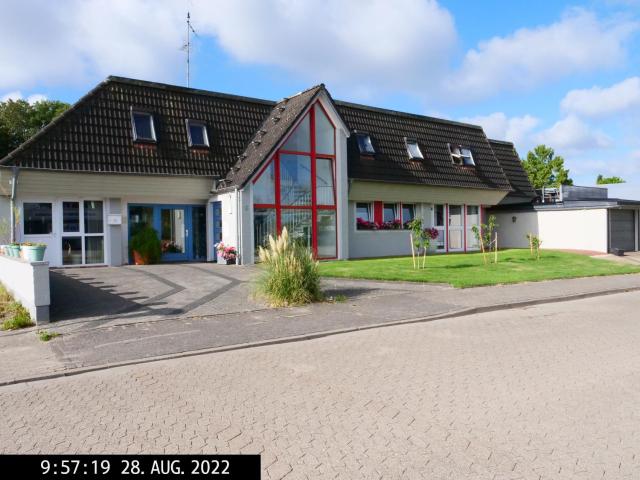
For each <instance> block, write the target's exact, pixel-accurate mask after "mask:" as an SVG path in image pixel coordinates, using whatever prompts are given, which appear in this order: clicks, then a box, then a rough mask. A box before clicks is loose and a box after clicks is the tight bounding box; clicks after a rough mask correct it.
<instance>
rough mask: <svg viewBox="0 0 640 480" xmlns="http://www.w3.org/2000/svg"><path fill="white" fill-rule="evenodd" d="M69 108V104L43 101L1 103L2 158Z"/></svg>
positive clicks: (0, 140)
mask: <svg viewBox="0 0 640 480" xmlns="http://www.w3.org/2000/svg"><path fill="white" fill-rule="evenodd" d="M68 108H69V104H68V103H64V102H59V101H57V100H42V101H39V102H36V103H34V104H30V103H29V102H27V101H26V100H7V101H6V102H0V158H3V157H4V156H6V155H7V154H8V153H9V152H11V151H12V150H15V149H16V148H18V147H19V146H20V145H21V144H22V143H24V142H25V141H27V140H28V139H29V138H31V137H32V136H33V135H35V134H36V133H37V132H38V131H39V130H40V129H41V128H43V127H44V126H46V125H47V124H49V123H50V122H51V121H52V120H53V119H54V118H56V117H57V116H58V115H60V114H61V113H63V112H64V111H65V110H67V109H68Z"/></svg>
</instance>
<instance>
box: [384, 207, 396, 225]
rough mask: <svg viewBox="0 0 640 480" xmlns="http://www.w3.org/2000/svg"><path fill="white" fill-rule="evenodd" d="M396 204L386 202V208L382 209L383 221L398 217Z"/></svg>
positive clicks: (391, 220) (390, 220)
mask: <svg viewBox="0 0 640 480" xmlns="http://www.w3.org/2000/svg"><path fill="white" fill-rule="evenodd" d="M396 207H397V206H396V204H395V203H385V204H384V208H383V210H382V221H383V222H393V221H394V220H395V219H396V218H398V217H397V215H396Z"/></svg>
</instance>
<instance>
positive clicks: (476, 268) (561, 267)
mask: <svg viewBox="0 0 640 480" xmlns="http://www.w3.org/2000/svg"><path fill="white" fill-rule="evenodd" d="M540 255H541V258H540V260H536V259H535V258H532V257H531V255H530V252H529V250H528V249H509V250H501V251H500V252H499V256H498V259H499V261H498V263H497V264H489V265H484V263H483V261H482V254H481V253H466V254H447V255H430V256H428V257H427V268H425V269H423V270H414V269H413V266H412V262H411V257H394V258H376V259H368V260H347V261H332V262H322V263H321V264H320V275H322V276H324V277H342V278H361V279H369V280H395V281H405V282H428V283H448V284H450V285H452V286H454V287H458V288H465V287H477V286H483V285H499V284H507V283H520V282H538V281H542V280H554V279H560V278H577V277H593V276H603V275H618V274H625V273H640V267H634V266H632V265H621V264H619V263H614V262H611V261H607V260H601V259H595V258H591V257H589V256H586V255H581V254H577V253H567V252H559V251H555V250H543V251H541V252H540Z"/></svg>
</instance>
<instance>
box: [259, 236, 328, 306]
mask: <svg viewBox="0 0 640 480" xmlns="http://www.w3.org/2000/svg"><path fill="white" fill-rule="evenodd" d="M258 256H259V258H260V262H262V268H263V269H264V273H263V274H262V275H261V276H260V278H259V279H258V284H257V290H258V294H259V295H261V296H262V297H264V298H266V300H267V301H268V302H269V304H270V305H271V306H274V307H283V306H291V305H304V304H306V303H311V302H316V301H319V300H322V298H323V295H322V292H321V290H320V274H319V272H318V262H317V261H316V260H315V259H314V258H313V253H312V252H311V250H310V249H309V248H308V247H306V246H305V245H302V244H301V243H299V242H296V241H292V240H291V238H290V237H289V233H288V232H287V229H286V227H285V228H283V229H282V233H281V234H280V235H279V236H278V237H276V238H273V236H271V235H269V246H268V247H267V248H263V247H258Z"/></svg>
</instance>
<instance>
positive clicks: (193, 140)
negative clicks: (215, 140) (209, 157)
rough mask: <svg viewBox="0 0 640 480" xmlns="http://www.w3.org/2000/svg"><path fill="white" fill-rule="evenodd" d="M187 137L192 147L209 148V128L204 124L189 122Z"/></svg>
mask: <svg viewBox="0 0 640 480" xmlns="http://www.w3.org/2000/svg"><path fill="white" fill-rule="evenodd" d="M187 136H188V137H189V146H190V147H208V146H209V136H208V135H207V126H206V125H205V124H204V123H201V122H196V121H193V120H187Z"/></svg>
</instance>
